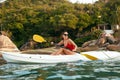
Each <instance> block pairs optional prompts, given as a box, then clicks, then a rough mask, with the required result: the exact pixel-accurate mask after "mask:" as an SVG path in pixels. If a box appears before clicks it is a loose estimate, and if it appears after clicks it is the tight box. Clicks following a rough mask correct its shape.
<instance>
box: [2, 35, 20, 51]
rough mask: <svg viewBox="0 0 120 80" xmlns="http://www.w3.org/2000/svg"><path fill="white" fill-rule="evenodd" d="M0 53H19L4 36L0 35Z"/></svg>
mask: <svg viewBox="0 0 120 80" xmlns="http://www.w3.org/2000/svg"><path fill="white" fill-rule="evenodd" d="M0 51H19V49H18V48H17V46H16V45H15V44H14V43H13V42H12V41H11V40H10V38H9V37H7V36H6V35H3V34H2V33H1V34H0Z"/></svg>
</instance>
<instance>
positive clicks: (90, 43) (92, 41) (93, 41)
mask: <svg viewBox="0 0 120 80" xmlns="http://www.w3.org/2000/svg"><path fill="white" fill-rule="evenodd" d="M95 44H96V40H91V41H87V42H85V43H84V44H83V45H82V47H83V48H84V47H87V46H91V45H95Z"/></svg>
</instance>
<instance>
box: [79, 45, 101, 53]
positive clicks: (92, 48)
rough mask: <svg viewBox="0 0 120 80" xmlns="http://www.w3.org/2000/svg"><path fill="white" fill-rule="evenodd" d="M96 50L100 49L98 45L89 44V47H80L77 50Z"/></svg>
mask: <svg viewBox="0 0 120 80" xmlns="http://www.w3.org/2000/svg"><path fill="white" fill-rule="evenodd" d="M95 50H99V47H98V46H97V45H93V46H87V47H84V48H82V47H79V48H78V49H77V52H85V51H95Z"/></svg>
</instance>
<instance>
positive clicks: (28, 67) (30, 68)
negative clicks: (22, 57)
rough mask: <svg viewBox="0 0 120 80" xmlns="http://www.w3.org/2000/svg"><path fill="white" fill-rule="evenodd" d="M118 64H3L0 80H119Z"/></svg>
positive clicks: (119, 66) (119, 70)
mask: <svg viewBox="0 0 120 80" xmlns="http://www.w3.org/2000/svg"><path fill="white" fill-rule="evenodd" d="M119 74H120V62H112V61H109V62H103V61H89V62H83V61H79V62H75V63H59V64H10V63H9V64H5V65H1V66H0V80H120V75H119Z"/></svg>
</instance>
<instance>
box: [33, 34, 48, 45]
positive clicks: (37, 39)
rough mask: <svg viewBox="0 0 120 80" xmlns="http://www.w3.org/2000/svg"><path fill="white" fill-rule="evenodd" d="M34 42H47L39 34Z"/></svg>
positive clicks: (35, 36)
mask: <svg viewBox="0 0 120 80" xmlns="http://www.w3.org/2000/svg"><path fill="white" fill-rule="evenodd" d="M33 40H34V41H36V42H39V43H42V42H46V40H45V39H44V38H43V37H42V36H40V35H37V34H35V35H33Z"/></svg>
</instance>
